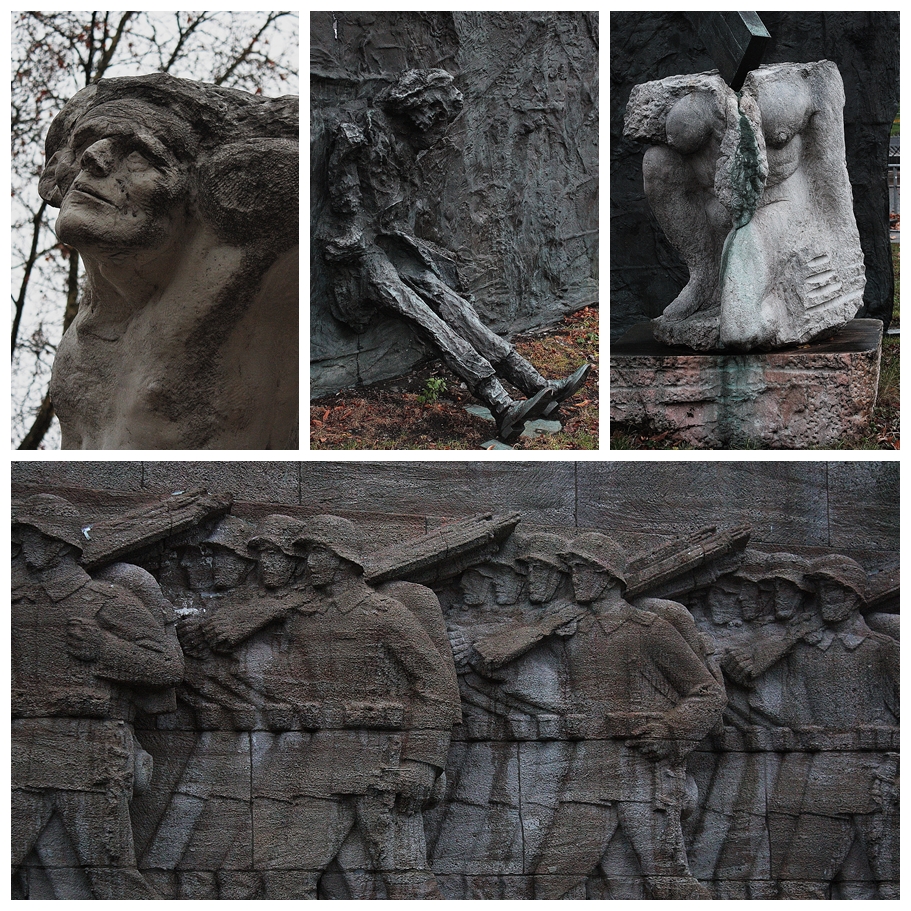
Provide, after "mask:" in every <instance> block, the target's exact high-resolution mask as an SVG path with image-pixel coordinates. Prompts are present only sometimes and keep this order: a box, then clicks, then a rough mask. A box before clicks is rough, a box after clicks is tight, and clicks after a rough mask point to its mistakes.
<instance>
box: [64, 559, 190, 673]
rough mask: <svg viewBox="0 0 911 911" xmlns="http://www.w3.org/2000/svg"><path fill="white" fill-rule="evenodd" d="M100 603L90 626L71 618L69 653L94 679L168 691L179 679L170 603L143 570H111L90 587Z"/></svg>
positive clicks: (180, 669) (180, 662)
mask: <svg viewBox="0 0 911 911" xmlns="http://www.w3.org/2000/svg"><path fill="white" fill-rule="evenodd" d="M90 584H91V586H92V589H93V593H94V594H95V595H96V596H97V601H99V602H100V605H99V607H98V608H97V610H96V611H95V614H94V616H93V617H92V619H91V620H86V619H84V618H80V617H73V618H71V619H70V621H69V626H68V630H67V633H68V646H69V650H70V653H71V654H72V655H73V656H74V657H76V658H79V659H81V660H83V661H88V662H91V663H92V664H93V665H94V668H93V670H94V672H95V673H96V674H97V675H98V676H99V677H104V678H107V679H110V680H117V681H120V682H123V683H141V684H146V685H149V686H171V685H173V684H175V683H178V682H179V681H180V680H181V679H182V677H183V669H184V662H183V653H182V652H181V650H180V644H179V643H178V641H177V634H176V630H175V623H176V617H175V615H174V611H173V608H172V606H171V603H170V602H169V601H168V600H167V599H166V598H165V597H164V595H163V594H162V593H161V590H160V589H159V588H158V584H157V582H155V580H154V578H153V577H152V576H151V575H149V574H148V573H147V572H145V570H142V569H140V568H139V567H137V566H130V565H128V564H117V565H115V566H113V567H109V568H108V569H106V570H105V571H104V572H102V573H100V574H99V576H98V579H97V580H96V581H94V582H93V583H90Z"/></svg>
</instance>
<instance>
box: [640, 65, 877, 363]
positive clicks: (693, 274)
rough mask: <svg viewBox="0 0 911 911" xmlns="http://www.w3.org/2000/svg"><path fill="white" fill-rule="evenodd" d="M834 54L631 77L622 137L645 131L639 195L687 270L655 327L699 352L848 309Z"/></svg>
mask: <svg viewBox="0 0 911 911" xmlns="http://www.w3.org/2000/svg"><path fill="white" fill-rule="evenodd" d="M843 106H844V89H843V86H842V80H841V75H840V74H839V72H838V68H837V67H836V66H835V64H834V63H831V62H830V61H826V60H822V61H819V62H816V63H801V64H797V63H783V64H775V65H771V66H762V67H760V68H759V69H757V70H754V71H752V72H751V73H750V74H749V75H748V76H747V77H746V81H745V83H744V86H743V90H742V91H741V92H737V93H735V92H734V91H732V90H731V89H730V88H729V87H728V86H727V85H726V84H725V83H724V81H723V80H722V79H721V77H720V76H718V75H717V74H716V73H701V74H698V75H692V76H673V77H669V78H667V79H662V80H659V81H656V82H649V83H645V84H643V85H639V86H636V87H635V89H634V90H633V92H632V94H631V95H630V101H629V104H628V105H627V110H626V120H625V127H624V135H626V136H630V137H632V138H635V139H638V140H641V141H643V142H649V143H652V145H651V147H650V148H649V149H648V150H647V152H646V154H645V158H644V160H643V176H644V183H645V193H646V197H647V199H648V201H649V204H650V206H651V207H652V210H653V212H654V213H655V216H656V218H657V219H658V223H659V224H660V225H661V227H662V229H663V230H664V231H665V233H666V234H667V236H668V239H669V240H670V241H671V243H672V244H673V245H674V246H675V247H676V248H677V249H678V250H679V251H680V253H681V255H682V256H683V259H684V261H685V262H686V265H687V268H688V269H689V271H690V280H689V282H688V284H687V285H686V287H685V288H684V289H683V291H682V292H681V293H680V295H678V297H677V298H676V299H675V300H674V301H673V302H671V303H670V304H669V305H668V306H667V307H666V308H665V311H664V313H663V314H662V316H661V317H659V318H658V319H657V320H655V321H654V323H653V326H654V332H655V337H656V338H658V339H660V340H661V341H664V342H666V343H668V344H677V345H686V346H689V347H691V348H695V349H697V350H710V349H718V348H727V349H734V350H753V349H769V348H781V347H785V346H788V345H796V344H803V343H805V342H809V341H812V340H813V339H815V338H819V337H820V336H823V335H825V334H827V333H832V332H834V331H835V330H837V329H838V328H840V327H841V326H843V325H844V324H845V323H847V322H848V321H849V320H850V319H852V318H853V317H854V315H855V314H856V312H857V310H858V308H859V307H860V306H861V303H862V297H863V289H864V266H863V254H862V252H861V249H860V240H859V237H858V233H857V226H856V222H855V219H854V212H853V207H852V193H851V185H850V182H849V179H848V173H847V168H846V166H845V158H844V128H843V124H842V108H843Z"/></svg>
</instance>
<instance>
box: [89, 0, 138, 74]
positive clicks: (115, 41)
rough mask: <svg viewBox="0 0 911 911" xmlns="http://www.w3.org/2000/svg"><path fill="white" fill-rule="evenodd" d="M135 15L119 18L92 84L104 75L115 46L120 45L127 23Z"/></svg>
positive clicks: (126, 14) (133, 13)
mask: <svg viewBox="0 0 911 911" xmlns="http://www.w3.org/2000/svg"><path fill="white" fill-rule="evenodd" d="M135 15H136V13H135V12H132V13H124V14H123V16H121V17H120V22H119V24H118V25H117V31H116V32H115V33H114V37H113V38H112V39H111V43H110V44H109V45H108V47H107V50H106V51H105V52H104V54H103V56H102V58H101V60H100V61H99V62H98V69H97V71H96V73H95V76H94V78H93V79H92V82H97V81H98V80H99V79H100V78H101V77H102V76H103V75H104V73H105V70H106V69H107V68H108V66H109V65H110V63H111V59H112V58H113V56H114V54H115V53H116V51H117V45H119V44H120V39H121V38H123V32H124V29H125V28H126V26H127V23H128V22H129V21H130V19H132V18H133V16H135ZM106 19H107V17H105V20H106Z"/></svg>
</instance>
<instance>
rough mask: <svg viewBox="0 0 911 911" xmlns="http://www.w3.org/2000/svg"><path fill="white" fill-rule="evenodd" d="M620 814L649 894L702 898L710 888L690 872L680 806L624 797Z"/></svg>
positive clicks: (656, 896) (678, 897) (661, 897)
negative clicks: (656, 804) (663, 805)
mask: <svg viewBox="0 0 911 911" xmlns="http://www.w3.org/2000/svg"><path fill="white" fill-rule="evenodd" d="M617 814H618V816H619V818H620V825H621V826H622V828H623V832H624V834H625V835H626V837H627V838H628V839H629V841H630V844H631V845H632V846H633V850H634V851H635V852H636V856H637V857H638V858H639V865H640V867H641V868H642V875H643V877H644V879H645V885H646V892H647V894H648V897H649V898H656V899H703V898H711V895H710V893H709V891H708V890H707V889H706V888H705V886H703V885H702V884H701V883H700V882H699V881H698V880H697V879H696V878H695V877H694V876H693V874H692V873H690V869H689V865H688V864H687V860H686V848H685V845H684V843H683V832H682V830H681V826H680V810H679V808H678V807H673V806H671V807H657V806H655V805H653V804H651V803H646V802H644V801H622V802H620V803H618V804H617Z"/></svg>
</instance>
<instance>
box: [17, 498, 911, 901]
mask: <svg viewBox="0 0 911 911" xmlns="http://www.w3.org/2000/svg"><path fill="white" fill-rule="evenodd" d="M289 511H290V510H289ZM237 512H238V514H235V510H234V507H233V506H232V503H231V500H230V498H228V497H220V496H211V495H209V494H207V493H205V492H204V491H195V490H190V491H181V492H177V493H175V494H174V495H172V497H170V498H169V499H166V500H163V501H161V502H157V503H153V504H151V505H146V506H141V507H138V508H133V509H131V510H126V511H122V512H118V513H117V514H116V515H115V514H114V510H113V509H112V508H109V509H108V510H107V512H106V513H104V515H100V514H97V513H93V511H92V510H90V509H87V508H86V507H85V506H77V505H75V504H74V503H71V502H69V501H67V500H65V499H63V498H61V497H58V496H53V495H50V494H44V493H42V494H37V495H33V496H30V497H28V498H25V499H23V500H21V501H17V502H15V503H14V507H13V531H12V540H13V558H12V637H13V638H12V654H13V691H12V692H13V702H12V710H13V711H12V714H13V735H12V787H13V797H12V815H13V827H12V829H13V835H12V846H13V864H12V867H13V869H12V872H13V896H14V897H18V898H35V899H38V898H115V899H117V898H123V899H129V898H181V899H206V898H247V899H254V898H261V899H270V898H283V899H293V898H389V899H396V898H405V899H408V898H412V899H417V898H449V899H455V898H491V899H502V898H527V899H533V898H537V899H547V898H551V899H553V898H569V899H574V898H582V899H584V898H590V899H594V898H671V899H673V898H678V899H680V898H715V899H723V898H732V899H734V898H740V899H743V898H833V897H834V898H897V897H898V877H899V874H898V749H899V747H898V664H899V659H898V650H899V647H898V635H899V633H898V620H897V614H895V613H892V612H891V611H890V610H889V609H888V606H889V605H888V602H889V598H890V597H891V595H892V594H894V592H895V591H896V590H897V573H896V574H886V575H885V576H883V574H880V575H881V576H882V578H880V577H879V576H877V577H875V578H868V577H867V573H866V572H865V570H864V569H863V567H862V566H860V565H859V564H858V563H857V562H855V561H854V560H853V559H851V558H850V557H847V556H843V555H838V554H833V553H822V552H820V553H816V554H804V553H801V554H795V553H790V552H788V553H772V552H765V551H763V550H759V549H754V548H753V547H751V546H750V542H749V537H750V530H749V529H748V528H707V529H703V530H701V531H697V532H690V531H685V532H682V533H680V534H678V535H677V537H674V538H672V539H670V538H669V539H665V540H664V541H663V542H662V543H660V544H659V545H656V544H654V543H652V542H649V541H648V539H647V538H646V537H643V539H641V540H639V539H636V538H635V537H630V536H629V535H626V536H622V537H621V536H614V535H611V534H608V533H606V532H605V530H603V529H602V530H586V529H578V528H575V527H543V526H535V525H530V524H527V523H526V522H524V521H523V520H522V517H521V515H520V514H512V515H490V514H487V515H483V514H482V515H478V516H475V517H473V518H470V519H463V520H459V521H453V522H450V523H448V524H444V525H442V526H441V527H439V528H437V529H431V530H430V531H428V532H427V533H426V534H424V535H422V536H414V537H411V538H408V539H406V540H401V541H395V543H393V544H388V543H387V542H388V539H384V540H382V541H380V540H375V539H374V538H373V536H371V534H370V533H369V531H368V527H369V523H365V522H362V521H360V520H359V519H358V517H352V516H347V517H340V516H332V515H302V514H300V513H299V511H298V512H295V513H294V514H293V515H286V514H281V513H279V512H272V513H270V512H268V511H266V510H264V509H260V510H259V511H253V512H251V511H249V510H248V511H244V510H238V511H237ZM884 605H885V606H884Z"/></svg>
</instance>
